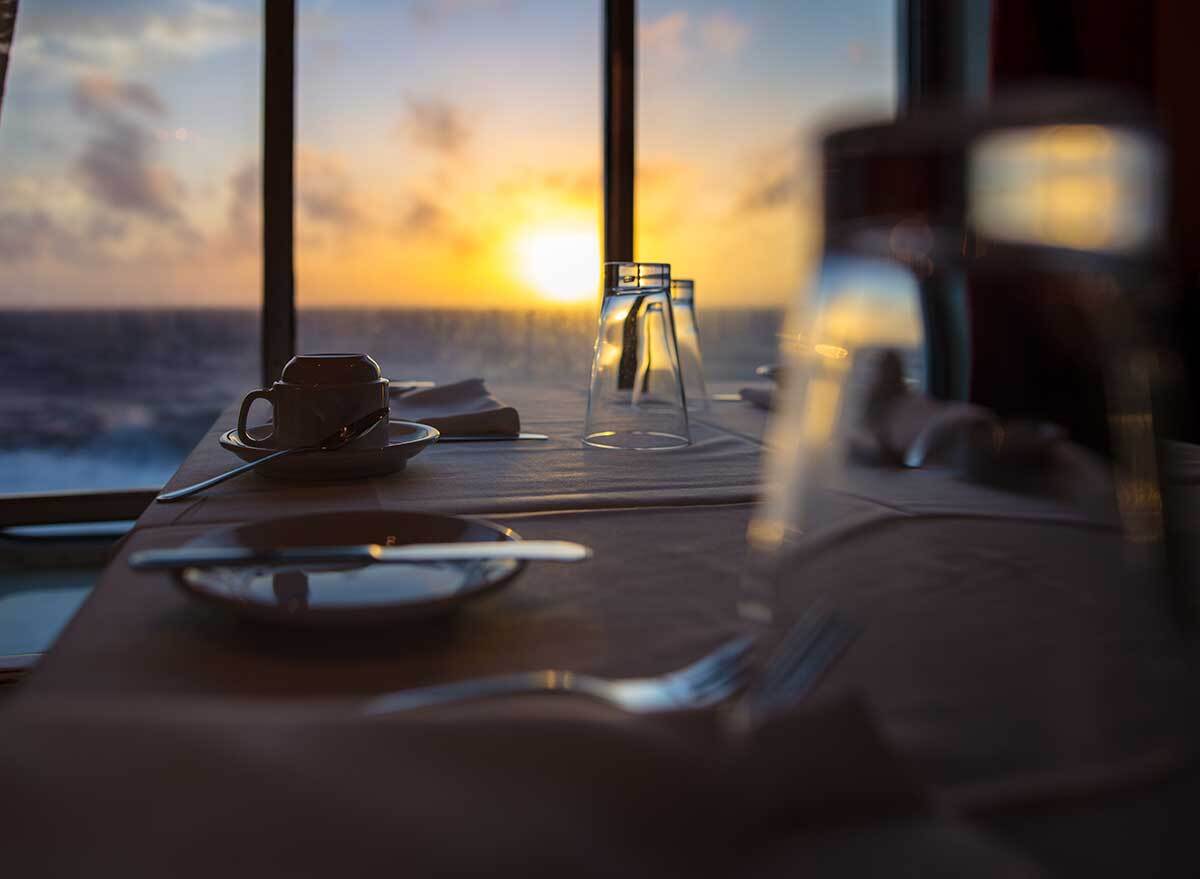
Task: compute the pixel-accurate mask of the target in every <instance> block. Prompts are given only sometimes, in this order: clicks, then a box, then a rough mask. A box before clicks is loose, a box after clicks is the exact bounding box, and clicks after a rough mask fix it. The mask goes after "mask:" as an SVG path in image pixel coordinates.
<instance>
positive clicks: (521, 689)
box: [363, 636, 754, 715]
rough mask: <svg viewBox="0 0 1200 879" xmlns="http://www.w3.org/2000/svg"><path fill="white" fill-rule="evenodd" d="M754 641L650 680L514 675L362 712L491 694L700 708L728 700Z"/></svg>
mask: <svg viewBox="0 0 1200 879" xmlns="http://www.w3.org/2000/svg"><path fill="white" fill-rule="evenodd" d="M753 646H754V639H753V638H751V637H749V636H743V637H740V638H734V639H733V640H732V641H727V642H726V643H725V644H722V645H721V646H720V647H718V648H717V649H716V650H714V651H713V652H712V653H710V654H708V655H707V656H705V657H704V658H703V659H700V660H698V661H696V662H694V663H692V664H691V665H689V666H687V667H685V668H681V669H679V670H678V671H674V672H670V673H668V674H665V675H660V676H658V677H651V678H621V679H608V678H600V677H594V676H592V675H587V674H579V673H577V672H573V671H564V670H561V669H546V670H543V671H528V672H518V673H516V674H509V675H497V676H495V677H486V678H475V679H473V680H468V681H459V682H457V683H453V684H441V685H439V686H434V687H420V688H417V689H412V690H398V691H396V692H394V693H388V694H386V695H383V696H379V697H377V698H375V699H372V700H371V701H370V702H368V703H367V704H366V707H365V708H364V709H363V713H364V714H367V715H380V714H392V713H394V712H397V711H408V710H413V709H417V708H430V707H433V706H437V705H449V704H452V703H455V702H465V701H469V700H473V699H484V698H490V697H493V696H515V695H521V694H529V693H575V694H578V695H580V696H586V697H588V698H591V699H596V700H599V701H601V702H606V703H608V704H609V705H614V706H616V707H617V708H621V709H623V710H625V711H630V712H633V713H635V714H645V713H649V712H654V711H668V710H671V709H679V708H703V707H705V706H708V705H715V704H716V703H718V702H721V701H723V700H724V699H726V698H728V697H729V696H732V695H733V694H734V693H736V692H737V691H738V690H740V689H741V688H742V687H743V685H744V684H745V683H746V682H747V680H748V678H749V675H750V672H751V670H752V668H753V665H752V659H753V650H752V648H753Z"/></svg>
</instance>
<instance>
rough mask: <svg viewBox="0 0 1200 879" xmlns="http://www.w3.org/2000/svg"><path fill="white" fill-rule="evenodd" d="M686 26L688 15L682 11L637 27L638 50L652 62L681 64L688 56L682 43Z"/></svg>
mask: <svg viewBox="0 0 1200 879" xmlns="http://www.w3.org/2000/svg"><path fill="white" fill-rule="evenodd" d="M688 24H689V19H688V14H687V13H686V12H684V11H683V10H679V11H677V12H671V13H668V14H667V15H664V16H663V17H662V18H659V19H656V20H654V21H648V22H646V23H645V24H643V25H641V26H639V27H638V48H639V49H640V50H641V51H642V52H643V53H645V55H647V56H648V57H650V58H651V59H652V60H660V61H665V62H666V63H668V64H679V63H682V62H683V61H684V59H685V58H686V57H687V54H688V50H687V46H686V45H685V42H684V38H685V36H686V34H687V31H688Z"/></svg>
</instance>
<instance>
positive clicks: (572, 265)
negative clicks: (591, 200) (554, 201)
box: [517, 226, 600, 303]
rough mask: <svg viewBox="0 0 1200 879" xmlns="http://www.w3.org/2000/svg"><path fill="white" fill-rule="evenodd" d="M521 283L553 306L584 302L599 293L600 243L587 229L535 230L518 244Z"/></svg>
mask: <svg viewBox="0 0 1200 879" xmlns="http://www.w3.org/2000/svg"><path fill="white" fill-rule="evenodd" d="M517 254H518V259H517V266H518V271H519V272H520V274H521V280H523V281H525V282H526V283H527V284H528V285H529V286H531V287H532V288H533V289H534V290H535V291H536V292H537V293H538V294H539V295H540V296H542V297H543V298H544V299H547V300H549V301H551V302H564V303H566V302H584V301H586V300H587V299H588V298H589V297H591V296H592V295H593V294H594V293H595V292H596V284H597V281H596V279H597V277H598V275H599V272H600V243H599V241H598V240H597V237H596V232H595V230H594V229H590V228H588V227H586V226H577V227H542V228H536V229H531V230H530V231H528V232H526V233H525V234H524V235H522V236H521V237H520V238H519V239H518V240H517Z"/></svg>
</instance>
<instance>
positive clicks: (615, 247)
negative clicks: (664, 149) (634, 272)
mask: <svg viewBox="0 0 1200 879" xmlns="http://www.w3.org/2000/svg"><path fill="white" fill-rule="evenodd" d="M636 21H637V4H636V3H635V0H605V2H604V49H603V50H604V56H603V58H601V63H602V64H603V65H604V132H603V137H604V259H605V260H606V261H608V262H613V261H617V260H631V259H633V175H634V118H635V117H634V111H635V92H634V88H635V85H636V79H635V77H636V71H637V68H636V64H635V54H634V53H635V52H636V48H637V47H636V45H635V42H634V41H635V34H636V31H635V26H636Z"/></svg>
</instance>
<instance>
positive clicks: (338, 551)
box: [129, 540, 592, 571]
mask: <svg viewBox="0 0 1200 879" xmlns="http://www.w3.org/2000/svg"><path fill="white" fill-rule="evenodd" d="M591 556H592V550H591V547H587V546H584V545H583V544H582V543H572V542H571V541H569V540H482V541H462V542H459V543H410V544H407V545H404V546H380V545H379V544H375V543H364V544H362V545H359V546H296V547H279V548H276V549H254V548H252V547H247V546H182V547H179V548H177V549H144V550H141V551H140V552H135V553H132V554H130V556H129V566H130V567H131V568H136V569H137V570H139V571H151V570H162V569H164V568H166V569H173V568H199V567H209V568H212V567H223V568H224V567H247V566H250V567H256V566H260V565H261V566H270V565H304V564H330V563H339V564H340V563H342V562H361V563H363V564H396V563H400V562H454V561H486V560H491V559H515V560H520V561H538V562H581V561H584V560H585V559H589V558H591Z"/></svg>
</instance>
